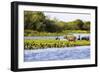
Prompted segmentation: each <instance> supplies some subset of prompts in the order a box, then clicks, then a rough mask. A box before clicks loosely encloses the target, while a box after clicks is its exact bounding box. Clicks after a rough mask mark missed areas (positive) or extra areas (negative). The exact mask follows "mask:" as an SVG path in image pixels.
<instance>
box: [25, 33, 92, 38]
mask: <svg viewBox="0 0 100 73" xmlns="http://www.w3.org/2000/svg"><path fill="white" fill-rule="evenodd" d="M73 35H74V36H76V38H78V37H79V36H80V38H82V37H84V36H85V37H88V36H89V37H90V34H73ZM58 37H59V38H60V39H64V36H58ZM55 38H57V36H27V37H24V39H55Z"/></svg>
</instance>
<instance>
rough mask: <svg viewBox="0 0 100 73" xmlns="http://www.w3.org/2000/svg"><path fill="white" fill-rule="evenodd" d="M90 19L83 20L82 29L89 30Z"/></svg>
mask: <svg viewBox="0 0 100 73" xmlns="http://www.w3.org/2000/svg"><path fill="white" fill-rule="evenodd" d="M90 24H91V23H90V21H86V22H84V25H83V29H84V30H90Z"/></svg>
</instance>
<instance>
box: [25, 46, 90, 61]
mask: <svg viewBox="0 0 100 73" xmlns="http://www.w3.org/2000/svg"><path fill="white" fill-rule="evenodd" d="M89 58H90V46H77V47H65V48H46V49H38V50H24V62H33V61H51V60H74V59H89Z"/></svg>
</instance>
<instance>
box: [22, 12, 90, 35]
mask: <svg viewBox="0 0 100 73" xmlns="http://www.w3.org/2000/svg"><path fill="white" fill-rule="evenodd" d="M90 24H91V23H90V21H82V20H80V19H76V20H74V21H70V22H66V21H60V20H58V19H56V18H55V19H50V18H49V17H48V16H46V15H45V14H44V13H43V12H40V11H34V12H33V11H24V29H25V32H24V35H25V36H43V35H44V36H47V35H63V34H65V33H69V32H70V33H80V32H82V33H84V32H85V33H89V31H90Z"/></svg>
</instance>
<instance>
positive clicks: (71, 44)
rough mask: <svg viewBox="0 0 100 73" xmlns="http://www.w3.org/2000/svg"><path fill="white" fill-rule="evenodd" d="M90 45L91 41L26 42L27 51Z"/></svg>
mask: <svg viewBox="0 0 100 73" xmlns="http://www.w3.org/2000/svg"><path fill="white" fill-rule="evenodd" d="M85 45H90V41H86V40H77V41H72V42H70V41H65V40H49V39H48V40H40V39H39V40H25V41H24V48H25V49H44V48H63V47H74V46H85Z"/></svg>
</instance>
